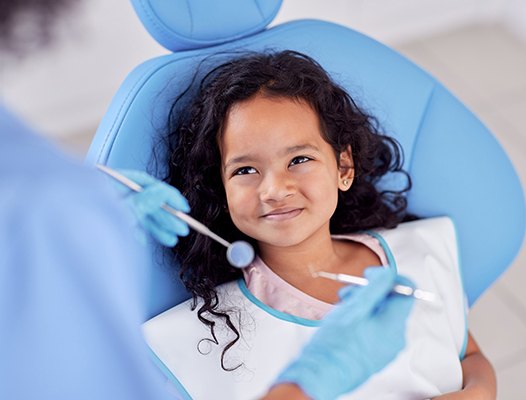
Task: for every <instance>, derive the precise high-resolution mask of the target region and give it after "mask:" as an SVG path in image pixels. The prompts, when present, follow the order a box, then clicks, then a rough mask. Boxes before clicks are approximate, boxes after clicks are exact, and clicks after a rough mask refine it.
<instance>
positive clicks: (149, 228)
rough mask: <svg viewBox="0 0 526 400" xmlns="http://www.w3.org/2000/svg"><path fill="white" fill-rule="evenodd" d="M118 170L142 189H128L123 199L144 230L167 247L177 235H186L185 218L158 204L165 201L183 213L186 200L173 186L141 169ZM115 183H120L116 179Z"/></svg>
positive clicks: (186, 211) (174, 242)
mask: <svg viewBox="0 0 526 400" xmlns="http://www.w3.org/2000/svg"><path fill="white" fill-rule="evenodd" d="M118 171H119V172H120V173H121V174H122V175H124V176H126V177H127V178H129V179H131V180H133V181H134V182H136V183H138V184H139V185H141V186H142V187H143V191H142V192H130V194H129V195H128V197H127V202H128V204H129V205H130V207H131V209H132V211H133V213H134V215H135V217H136V218H137V221H138V222H139V224H140V226H141V227H142V228H143V229H144V230H145V231H146V232H148V233H150V234H151V235H152V236H153V237H154V238H155V239H156V240H157V241H158V242H160V243H161V244H163V245H165V246H168V247H173V246H175V245H176V243H177V241H178V236H186V235H188V232H189V228H188V225H187V224H186V222H183V221H182V220H180V219H179V218H177V217H175V216H173V215H172V214H170V213H168V212H166V211H165V210H163V209H162V208H161V206H162V205H163V204H168V205H169V206H171V207H172V208H175V209H176V210H179V211H182V212H185V213H188V212H189V211H190V206H189V205H188V202H187V201H186V199H185V198H184V196H183V195H182V194H181V193H180V192H179V191H178V190H177V189H176V188H174V187H173V186H170V185H168V184H167V183H165V182H162V181H160V180H158V179H156V178H154V177H153V176H151V175H149V174H147V173H146V172H144V171H136V170H118ZM117 184H118V185H120V186H121V187H123V186H122V185H121V184H120V183H117Z"/></svg>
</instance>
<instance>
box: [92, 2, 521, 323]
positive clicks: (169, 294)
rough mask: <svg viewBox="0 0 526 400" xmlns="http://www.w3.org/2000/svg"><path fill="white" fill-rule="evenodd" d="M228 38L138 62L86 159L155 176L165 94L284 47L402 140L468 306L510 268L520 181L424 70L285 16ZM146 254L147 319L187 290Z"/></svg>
mask: <svg viewBox="0 0 526 400" xmlns="http://www.w3.org/2000/svg"><path fill="white" fill-rule="evenodd" d="M134 2H135V3H137V2H141V1H139V0H134ZM212 2H213V1H212ZM238 17H239V16H238ZM230 39H231V38H230V37H226V38H225V40H226V41H227V42H226V43H224V44H220V45H216V46H213V47H205V48H200V49H195V50H187V51H180V52H176V53H173V54H169V55H166V56H162V57H158V58H155V59H152V60H149V61H147V62H145V63H144V64H142V65H140V66H139V67H137V68H136V69H135V70H134V71H133V72H132V73H131V74H130V75H129V76H128V77H127V79H126V80H125V82H124V83H123V85H122V86H121V88H120V89H119V91H118V93H117V94H116V96H115V98H114V99H113V102H112V104H111V106H110V108H109V110H108V112H107V114H106V116H105V117H104V119H103V121H102V123H101V125H100V128H99V129H98V131H97V134H96V136H95V139H94V141H93V144H92V146H91V148H90V151H89V155H88V162H89V163H103V164H107V165H109V166H111V167H122V168H139V169H145V170H149V171H150V172H154V173H159V172H160V171H156V170H152V169H151V165H152V148H153V147H154V146H155V145H156V144H157V143H158V142H159V140H160V138H159V135H162V130H163V127H164V124H165V123H166V120H167V114H168V111H169V106H170V103H171V100H172V99H173V98H174V96H175V94H176V93H178V91H180V90H181V89H182V88H184V87H186V86H187V85H188V82H189V79H190V78H191V77H192V76H193V74H194V70H195V66H196V65H197V64H198V62H199V61H200V60H201V59H202V58H204V57H206V56H208V55H210V54H215V53H218V52H222V51H230V50H235V51H241V50H256V51H258V50H268V49H273V50H279V49H293V50H297V51H300V52H304V53H306V54H309V55H310V56H312V57H313V58H315V59H316V60H317V61H319V62H320V63H321V64H322V66H324V67H325V69H326V70H327V71H329V73H331V75H332V76H333V78H334V79H335V80H336V81H338V82H339V83H340V84H342V85H343V86H345V87H346V88H347V90H348V91H349V92H350V93H351V95H352V96H353V97H354V99H355V100H356V101H357V103H358V104H360V105H361V106H362V107H363V108H365V109H366V110H367V111H369V112H370V113H372V114H373V115H375V116H377V117H378V119H379V121H380V123H381V124H382V126H383V127H384V128H385V131H386V133H387V134H390V135H392V136H395V137H396V138H397V139H398V140H399V141H400V142H401V144H402V146H403V149H404V152H405V167H406V169H407V170H408V171H409V172H410V174H411V175H412V178H413V184H414V186H413V189H412V191H411V193H410V194H409V196H408V198H409V204H410V206H409V210H410V211H411V212H413V213H415V214H417V215H419V216H422V217H430V216H438V215H448V216H451V217H452V218H453V219H454V221H455V223H456V226H457V232H458V237H459V247H460V258H461V264H462V266H463V277H464V283H465V287H466V292H467V295H468V298H469V302H470V304H472V303H473V302H474V301H475V300H476V299H477V298H478V297H479V296H480V294H481V293H482V292H483V291H484V290H485V289H486V288H487V287H488V286H489V285H490V284H491V283H492V282H493V281H494V280H495V279H496V278H497V277H498V276H499V275H500V274H501V273H502V272H503V271H504V270H505V269H506V268H507V267H508V266H509V265H510V263H511V262H512V260H513V258H514V257H515V255H516V254H517V252H518V250H519V249H520V246H521V244H522V239H523V236H524V229H525V220H526V214H525V204H524V197H523V192H522V188H521V185H520V181H519V179H518V177H517V174H516V172H515V170H514V168H513V166H512V165H511V163H510V161H509V159H508V157H507V156H506V154H505V153H504V151H503V150H502V148H501V146H500V145H499V144H498V142H497V141H496V139H495V138H494V137H493V135H492V134H491V133H490V132H489V131H488V130H487V129H486V128H485V127H484V126H483V125H482V124H481V122H480V121H479V120H478V119H477V118H476V117H475V116H474V115H473V114H472V113H471V112H470V111H469V110H468V109H466V108H465V107H464V106H463V105H462V104H461V103H460V102H459V101H458V100H457V99H456V98H455V97H454V96H452V95H451V94H450V93H449V92H448V91H447V90H446V89H445V88H444V87H443V86H442V85H441V84H440V83H439V82H437V81H436V80H435V79H434V78H433V77H432V76H430V75H429V74H427V73H426V72H425V71H423V70H421V69H420V68H419V67H417V66H416V65H414V64H413V63H412V62H410V61H408V60H407V59H405V58H404V57H403V56H401V55H399V54H397V53H396V52H394V51H393V50H391V49H389V48H388V47H386V46H384V45H382V44H380V43H378V42H376V41H375V40H373V39H371V38H369V37H367V36H364V35H362V34H360V33H358V32H356V31H353V30H352V29H349V28H346V27H343V26H339V25H336V24H332V23H328V22H322V21H315V20H302V21H294V22H290V23H286V24H282V25H279V26H276V27H274V28H272V29H268V30H264V31H261V32H258V33H255V34H252V35H250V36H247V37H244V38H241V39H238V40H235V41H231V40H230ZM185 43H186V45H188V44H189V42H188V41H185ZM195 46H200V44H199V43H196V44H194V47H195ZM161 173H162V171H161ZM381 184H382V185H383V186H384V187H393V186H395V187H396V185H397V182H396V179H395V178H394V177H388V178H387V179H385V180H384V181H383V182H382V183H381ZM409 245H410V244H409ZM152 251H153V254H154V255H156V257H154V258H155V262H154V263H153V265H152V297H151V299H150V305H149V310H148V316H151V315H154V314H157V313H158V312H160V311H162V310H164V309H166V308H168V307H170V306H172V305H174V304H176V303H177V302H179V301H181V299H183V298H185V296H186V294H185V293H184V290H183V289H182V288H181V287H180V284H179V283H177V280H176V279H175V277H174V278H172V279H168V278H167V276H166V270H167V269H168V268H167V266H166V262H164V261H163V259H162V258H161V257H160V256H157V255H161V251H160V250H159V249H157V250H156V248H155V247H152Z"/></svg>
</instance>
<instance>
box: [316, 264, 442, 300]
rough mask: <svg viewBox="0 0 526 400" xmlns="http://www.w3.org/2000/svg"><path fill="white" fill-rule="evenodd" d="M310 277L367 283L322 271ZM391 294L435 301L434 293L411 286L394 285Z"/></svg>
mask: <svg viewBox="0 0 526 400" xmlns="http://www.w3.org/2000/svg"><path fill="white" fill-rule="evenodd" d="M311 273H312V276H314V277H322V278H327V279H332V280H333V281H338V282H344V283H350V284H352V285H359V286H365V285H367V284H368V283H369V281H368V280H367V279H365V278H362V277H359V276H354V275H348V274H335V273H331V272H324V271H311ZM393 292H395V293H398V294H401V295H404V296H413V297H414V298H415V299H419V300H425V301H431V302H433V301H435V300H436V295H435V294H434V293H431V292H428V291H426V290H421V289H413V288H412V287H411V286H406V285H394V286H393Z"/></svg>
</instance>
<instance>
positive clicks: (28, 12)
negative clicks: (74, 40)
mask: <svg viewBox="0 0 526 400" xmlns="http://www.w3.org/2000/svg"><path fill="white" fill-rule="evenodd" d="M79 2H80V0H10V1H2V2H0V49H1V50H7V51H9V52H11V53H12V54H13V55H16V56H22V55H23V54H25V53H26V52H28V51H30V50H36V49H38V48H40V47H42V46H45V45H48V44H49V43H50V42H51V40H52V39H53V35H54V28H55V24H56V22H57V21H56V20H57V19H58V17H59V16H62V15H66V13H67V12H69V10H70V9H71V8H73V6H76V4H77V3H79Z"/></svg>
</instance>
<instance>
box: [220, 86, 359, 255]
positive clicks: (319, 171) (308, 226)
mask: <svg viewBox="0 0 526 400" xmlns="http://www.w3.org/2000/svg"><path fill="white" fill-rule="evenodd" d="M219 145H220V149H221V164H222V179H223V184H224V187H225V192H226V197H227V203H228V210H229V213H230V216H231V218H232V221H233V222H234V224H235V225H236V227H237V228H238V229H239V230H240V231H242V232H243V233H245V234H246V235H248V236H250V237H252V238H253V239H255V240H257V241H258V243H259V246H260V248H261V249H263V248H264V247H265V246H266V245H267V246H278V247H289V246H296V245H300V244H302V243H305V242H309V239H314V240H316V238H317V237H319V235H329V234H330V233H329V220H330V218H331V216H332V214H333V213H334V210H335V209H336V205H337V201H338V190H348V189H349V187H350V186H351V182H352V176H353V169H352V159H351V155H350V149H349V151H345V152H343V153H342V154H341V155H340V167H338V163H337V160H336V157H335V153H334V150H333V148H332V147H331V146H330V145H329V144H328V143H327V142H326V141H325V140H324V139H323V137H322V134H321V130H320V122H319V119H318V116H317V114H316V113H315V112H314V110H313V109H312V108H311V107H310V105H308V103H306V102H304V101H301V100H295V99H290V98H285V97H278V98H276V97H265V96H262V95H256V96H254V97H252V98H250V99H248V100H245V101H242V102H239V103H236V104H234V105H233V106H232V108H231V109H230V111H229V112H228V114H227V116H226V119H225V125H224V130H223V135H222V138H221V140H220V143H219Z"/></svg>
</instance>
